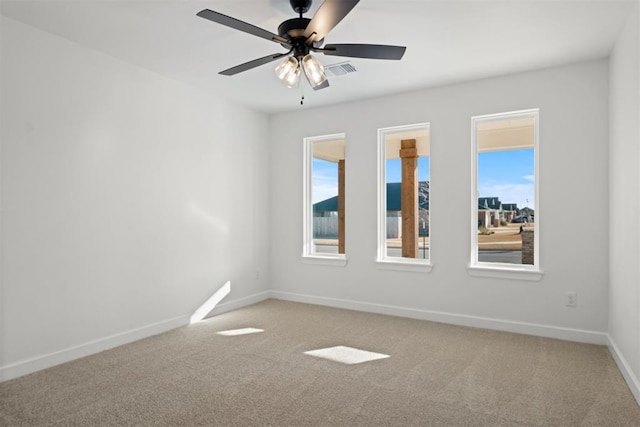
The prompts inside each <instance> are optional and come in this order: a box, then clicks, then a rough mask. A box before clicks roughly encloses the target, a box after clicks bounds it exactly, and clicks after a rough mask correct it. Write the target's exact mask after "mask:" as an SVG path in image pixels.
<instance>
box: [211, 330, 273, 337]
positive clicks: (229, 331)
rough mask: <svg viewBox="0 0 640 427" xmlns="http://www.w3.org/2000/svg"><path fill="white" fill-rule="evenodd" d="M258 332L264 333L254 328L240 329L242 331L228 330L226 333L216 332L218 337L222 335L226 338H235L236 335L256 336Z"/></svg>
mask: <svg viewBox="0 0 640 427" xmlns="http://www.w3.org/2000/svg"><path fill="white" fill-rule="evenodd" d="M258 332H264V330H263V329H256V328H242V329H230V330H228V331H220V332H216V333H217V334H218V335H224V336H226V337H235V336H237V335H247V334H257V333H258Z"/></svg>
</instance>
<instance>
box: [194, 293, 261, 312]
mask: <svg viewBox="0 0 640 427" xmlns="http://www.w3.org/2000/svg"><path fill="white" fill-rule="evenodd" d="M269 298H271V291H264V292H259V293H257V294H253V295H249V296H246V297H242V298H238V299H234V300H232V301H228V302H224V303H221V304H218V305H216V307H215V308H214V309H213V310H211V312H210V313H209V314H208V315H207V316H206V317H205V318H209V317H213V316H217V315H218V314H222V313H226V312H227V311H232V310H237V309H239V308H242V307H246V306H248V305H251V304H257V303H259V302H261V301H264V300H266V299H269Z"/></svg>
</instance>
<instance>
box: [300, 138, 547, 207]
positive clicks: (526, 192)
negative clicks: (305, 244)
mask: <svg viewBox="0 0 640 427" xmlns="http://www.w3.org/2000/svg"><path fill="white" fill-rule="evenodd" d="M533 162H534V152H533V148H529V149H524V150H509V151H495V152H486V153H480V154H479V155H478V197H498V198H500V201H502V202H503V203H517V204H518V207H520V208H523V207H525V206H529V207H533V206H534V202H535V200H534V168H533V164H534V163H533ZM386 169H387V171H386V172H387V182H400V178H401V175H400V159H393V160H388V161H387V167H386ZM429 173H430V165H429V158H428V157H422V158H420V159H418V179H419V180H420V181H426V180H429ZM347 185H348V184H347ZM337 194H338V165H337V164H335V163H331V162H327V161H324V160H318V159H313V195H312V199H313V203H316V202H319V201H322V200H325V199H328V198H330V197H333V196H336V195H337Z"/></svg>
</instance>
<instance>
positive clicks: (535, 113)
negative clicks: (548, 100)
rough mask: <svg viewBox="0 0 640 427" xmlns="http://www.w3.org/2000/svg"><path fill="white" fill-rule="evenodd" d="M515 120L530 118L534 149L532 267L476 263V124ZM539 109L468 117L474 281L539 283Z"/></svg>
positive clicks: (471, 262)
mask: <svg viewBox="0 0 640 427" xmlns="http://www.w3.org/2000/svg"><path fill="white" fill-rule="evenodd" d="M518 117H533V119H534V125H533V148H534V160H533V161H534V171H533V173H534V197H535V203H534V212H535V218H536V219H535V221H534V223H533V226H534V255H533V260H534V261H533V265H526V264H508V263H493V262H481V261H478V252H479V251H478V212H477V210H478V209H477V206H478V124H479V123H481V122H486V121H495V120H504V119H510V118H518ZM539 126H540V109H539V108H531V109H526V110H517V111H510V112H506V113H495V114H486V115H478V116H473V117H471V209H470V214H471V215H470V226H471V230H470V231H471V246H470V249H471V250H470V257H469V259H470V262H469V266H468V272H469V274H470V275H472V276H476V277H497V278H509V279H523V280H540V278H541V277H542V275H543V271H542V269H541V267H540V218H541V216H540V197H539V188H540V183H539V181H540V173H539V169H540V144H539Z"/></svg>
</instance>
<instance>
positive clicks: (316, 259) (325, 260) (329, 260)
mask: <svg viewBox="0 0 640 427" xmlns="http://www.w3.org/2000/svg"><path fill="white" fill-rule="evenodd" d="M302 262H303V263H304V264H316V265H333V266H337V267H344V266H345V265H347V262H348V260H347V257H346V256H344V255H303V256H302Z"/></svg>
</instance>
